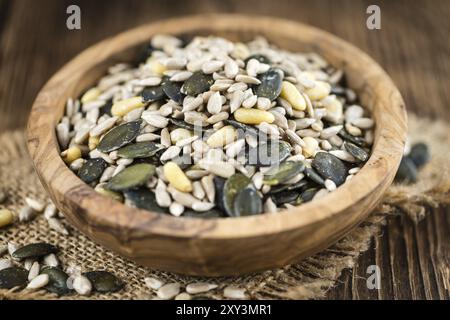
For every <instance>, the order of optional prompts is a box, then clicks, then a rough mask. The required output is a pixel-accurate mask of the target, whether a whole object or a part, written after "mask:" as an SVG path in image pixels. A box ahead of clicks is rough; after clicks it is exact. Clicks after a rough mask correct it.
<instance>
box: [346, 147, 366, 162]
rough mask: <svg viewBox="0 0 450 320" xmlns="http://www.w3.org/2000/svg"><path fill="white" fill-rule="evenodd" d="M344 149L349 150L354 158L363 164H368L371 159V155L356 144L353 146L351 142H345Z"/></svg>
mask: <svg viewBox="0 0 450 320" xmlns="http://www.w3.org/2000/svg"><path fill="white" fill-rule="evenodd" d="M344 148H345V150H347V151H348V152H349V153H350V154H351V155H352V156H353V157H355V158H356V159H358V160H359V161H361V162H366V161H367V159H369V153H368V152H367V151H366V150H364V149H362V148H360V147H358V146H357V145H356V144H353V143H351V142H345V143H344Z"/></svg>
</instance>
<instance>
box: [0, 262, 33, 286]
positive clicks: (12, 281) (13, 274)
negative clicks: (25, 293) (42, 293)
mask: <svg viewBox="0 0 450 320" xmlns="http://www.w3.org/2000/svg"><path fill="white" fill-rule="evenodd" d="M27 282H28V271H27V270H25V269H23V268H18V267H11V268H6V269H3V270H1V271H0V289H8V290H9V289H12V288H15V287H21V288H22V287H25V286H26V285H27Z"/></svg>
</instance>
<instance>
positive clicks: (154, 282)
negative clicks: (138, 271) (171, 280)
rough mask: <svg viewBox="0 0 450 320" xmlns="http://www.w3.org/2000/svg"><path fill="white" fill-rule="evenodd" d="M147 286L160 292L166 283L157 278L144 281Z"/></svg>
mask: <svg viewBox="0 0 450 320" xmlns="http://www.w3.org/2000/svg"><path fill="white" fill-rule="evenodd" d="M144 282H145V285H146V286H147V287H148V288H149V289H153V290H158V289H159V288H161V287H162V286H163V285H164V282H163V281H161V280H160V279H157V278H151V277H149V278H145V279H144Z"/></svg>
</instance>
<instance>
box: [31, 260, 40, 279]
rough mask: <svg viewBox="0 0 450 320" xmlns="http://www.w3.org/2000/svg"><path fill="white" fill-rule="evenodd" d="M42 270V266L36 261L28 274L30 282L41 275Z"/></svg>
mask: <svg viewBox="0 0 450 320" xmlns="http://www.w3.org/2000/svg"><path fill="white" fill-rule="evenodd" d="M40 270H41V266H40V265H39V262H37V261H35V262H33V264H32V265H31V268H30V270H29V272H28V281H31V280H33V279H34V278H36V277H37V276H38V275H39V271H40Z"/></svg>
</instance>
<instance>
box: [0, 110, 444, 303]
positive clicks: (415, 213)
mask: <svg viewBox="0 0 450 320" xmlns="http://www.w3.org/2000/svg"><path fill="white" fill-rule="evenodd" d="M409 127H410V137H411V141H414V142H418V141H423V142H425V143H427V144H428V145H429V146H430V149H431V152H432V156H433V159H432V161H431V163H429V164H428V165H427V166H426V167H425V168H424V169H423V170H422V171H421V172H420V179H419V182H418V183H417V184H414V185H409V186H406V185H393V186H391V187H390V189H389V190H388V192H387V193H386V194H385V196H384V199H383V201H382V204H381V205H380V206H379V207H378V208H377V209H376V210H374V212H373V213H372V214H371V216H370V217H369V218H368V219H367V220H366V221H364V222H363V223H362V224H361V225H360V226H359V227H357V228H356V229H355V230H353V231H352V232H351V233H350V234H349V235H347V236H346V237H345V238H343V239H342V240H340V241H339V242H337V243H336V244H334V245H333V246H332V247H330V248H328V249H327V250H324V251H323V252H320V253H318V254H316V255H314V256H312V257H309V258H307V259H305V260H303V261H302V262H300V263H298V264H295V265H291V266H287V267H284V268H280V269H276V270H270V271H266V272H262V273H257V274H252V275H247V276H242V277H233V278H229V277H227V278H217V279H208V281H209V282H215V283H217V284H219V287H218V288H217V289H216V290H214V291H212V292H210V293H208V294H207V295H206V296H207V297H209V298H212V299H223V298H224V297H223V288H225V287H226V286H228V285H235V286H238V287H241V288H245V289H246V293H247V297H248V298H249V299H319V298H323V297H325V295H326V293H327V291H328V290H329V289H330V288H332V287H333V286H335V285H336V283H337V280H338V278H339V276H340V275H341V273H342V271H343V270H344V269H348V268H352V267H353V266H354V265H355V263H356V261H357V258H358V256H359V255H360V254H361V253H362V252H364V251H366V250H367V249H368V248H369V246H370V244H371V239H372V238H373V236H375V235H377V234H378V232H379V230H380V227H381V226H382V225H383V224H384V222H385V217H386V216H388V215H398V214H406V215H407V216H409V217H410V218H411V219H412V220H413V221H419V220H420V219H422V218H423V217H424V216H425V215H426V208H427V207H437V206H438V205H443V204H448V203H449V202H450V200H449V199H450V194H449V193H450V158H449V155H450V141H449V140H450V130H449V126H448V124H447V123H444V122H440V121H432V120H429V119H419V118H417V117H414V116H411V117H410V125H409ZM0 181H1V187H2V188H3V189H5V190H6V191H7V193H8V201H7V202H6V204H5V205H4V207H6V208H9V209H11V210H13V211H14V212H18V211H19V210H20V207H21V206H22V205H23V203H24V198H25V197H26V196H31V197H35V198H38V199H41V200H43V201H48V200H47V197H46V195H45V192H44V190H43V189H42V187H41V185H40V183H39V182H38V179H37V177H36V175H35V174H34V172H33V169H32V165H31V162H30V160H29V158H28V156H27V152H26V148H25V141H24V138H23V132H21V131H15V132H7V133H4V134H2V135H0ZM67 227H68V229H69V231H70V236H62V235H60V234H58V233H56V232H55V231H53V230H51V229H50V228H49V227H48V225H47V223H46V220H45V219H44V218H43V217H42V216H40V217H37V218H36V219H35V220H33V221H32V222H30V223H28V224H24V223H22V224H19V223H16V224H14V225H13V226H12V227H10V228H8V229H6V230H1V231H0V246H1V245H3V244H6V243H7V242H13V243H15V244H18V245H24V244H27V243H32V242H36V241H45V242H50V243H54V244H57V245H58V247H59V248H60V253H59V255H58V257H59V258H60V260H61V262H62V264H63V265H64V266H69V265H78V266H81V267H82V269H83V271H87V270H109V271H112V272H114V273H115V274H116V275H117V276H118V277H120V278H121V279H122V280H123V281H124V282H125V283H126V287H125V289H124V290H122V291H120V292H118V293H114V294H109V295H98V294H94V295H92V296H90V297H88V298H86V297H81V296H77V295H71V296H67V297H63V298H61V299H151V298H153V297H154V293H153V292H151V291H150V290H149V289H148V288H146V286H145V284H144V278H145V277H148V276H154V277H157V278H160V279H162V280H163V281H165V282H172V281H176V282H179V283H181V284H183V285H186V284H188V283H190V282H194V281H199V280H200V281H201V280H205V279H202V278H194V277H185V276H178V275H175V274H171V273H167V272H160V271H155V270H151V269H147V268H143V267H140V266H137V265H135V264H134V263H132V262H130V261H128V260H126V259H123V258H122V257H120V256H118V255H116V254H114V253H112V252H110V251H108V250H105V249H104V248H102V247H101V246H99V245H97V244H95V243H93V242H92V241H90V240H89V239H87V238H86V237H85V236H84V235H82V234H80V233H79V232H78V231H77V230H74V229H73V228H71V227H70V226H67ZM442 273H443V275H444V279H446V280H445V281H446V283H447V284H448V283H449V279H450V270H449V269H448V267H447V269H445V268H444V269H443V270H442ZM0 299H58V297H57V296H55V295H53V294H49V293H47V292H46V291H37V292H30V291H15V290H9V291H6V290H0Z"/></svg>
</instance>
